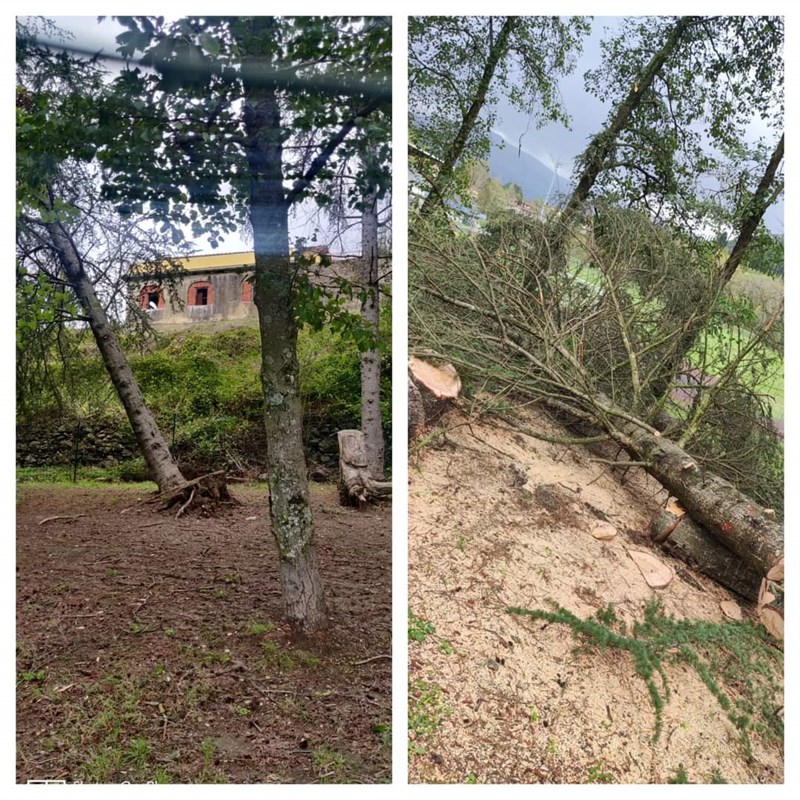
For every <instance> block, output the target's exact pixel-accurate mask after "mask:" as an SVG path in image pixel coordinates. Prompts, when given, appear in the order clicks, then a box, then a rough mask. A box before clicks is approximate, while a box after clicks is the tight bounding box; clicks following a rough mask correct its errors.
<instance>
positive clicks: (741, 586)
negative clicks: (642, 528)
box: [651, 511, 762, 603]
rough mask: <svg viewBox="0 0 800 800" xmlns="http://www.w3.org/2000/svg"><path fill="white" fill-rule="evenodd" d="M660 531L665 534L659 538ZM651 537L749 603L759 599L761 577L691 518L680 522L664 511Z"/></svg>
mask: <svg viewBox="0 0 800 800" xmlns="http://www.w3.org/2000/svg"><path fill="white" fill-rule="evenodd" d="M661 530H663V535H660V531H661ZM651 535H652V538H653V541H654V542H655V543H656V544H660V545H661V547H662V548H663V549H664V550H665V551H666V552H668V553H669V554H670V555H672V556H674V557H675V558H679V559H680V560H681V561H685V562H686V563H687V564H689V566H691V567H694V568H695V569H697V570H698V571H699V572H702V573H703V574H704V575H708V577H709V578H712V579H713V580H715V581H716V582H717V583H719V584H721V585H722V586H726V587H727V588H728V589H731V590H732V591H734V592H736V593H737V594H739V595H741V596H742V597H744V598H745V599H747V600H749V601H750V602H752V603H755V602H756V601H757V600H758V595H759V591H760V589H761V581H762V576H761V575H759V574H758V573H757V572H756V571H755V570H754V569H752V568H751V567H749V566H748V565H747V564H745V563H744V562H743V561H742V559H741V558H739V556H737V555H736V554H734V553H732V552H731V551H730V550H728V548H727V547H725V546H724V545H723V544H721V543H720V542H718V541H717V540H716V539H715V538H714V537H713V536H712V535H711V534H710V533H708V531H706V530H705V529H704V528H702V527H701V526H700V525H698V524H697V523H696V522H695V521H694V520H693V519H691V517H689V516H688V515H684V516H683V517H682V518H680V519H679V518H676V517H675V516H673V515H672V514H670V513H669V512H668V511H662V512H661V514H660V515H659V517H658V518H657V519H655V520H654V521H653V523H652V524H651Z"/></svg>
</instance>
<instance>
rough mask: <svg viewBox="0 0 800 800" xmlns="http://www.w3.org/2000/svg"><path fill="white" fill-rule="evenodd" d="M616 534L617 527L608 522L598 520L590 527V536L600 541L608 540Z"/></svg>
mask: <svg viewBox="0 0 800 800" xmlns="http://www.w3.org/2000/svg"><path fill="white" fill-rule="evenodd" d="M616 535H617V529H616V528H615V527H614V526H613V525H612V524H611V523H610V522H598V523H597V524H596V525H595V526H594V527H593V528H592V536H594V538H595V539H599V540H600V541H601V542H610V541H611V540H612V539H613V538H614V537H615V536H616Z"/></svg>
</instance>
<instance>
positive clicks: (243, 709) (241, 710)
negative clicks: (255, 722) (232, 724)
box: [233, 706, 251, 717]
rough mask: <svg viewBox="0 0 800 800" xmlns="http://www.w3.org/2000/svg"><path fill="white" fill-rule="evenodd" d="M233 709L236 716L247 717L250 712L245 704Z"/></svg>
mask: <svg viewBox="0 0 800 800" xmlns="http://www.w3.org/2000/svg"><path fill="white" fill-rule="evenodd" d="M233 710H234V712H235V713H236V716H238V717H249V716H250V713H251V712H250V709H249V708H247V706H235V707H234V709H233Z"/></svg>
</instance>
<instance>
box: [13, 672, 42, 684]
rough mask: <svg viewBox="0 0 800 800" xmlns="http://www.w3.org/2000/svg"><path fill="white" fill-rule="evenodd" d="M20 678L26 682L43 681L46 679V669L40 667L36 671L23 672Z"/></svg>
mask: <svg viewBox="0 0 800 800" xmlns="http://www.w3.org/2000/svg"><path fill="white" fill-rule="evenodd" d="M19 679H20V680H21V681H24V682H25V683H42V682H43V681H44V679H45V671H44V670H43V669H40V670H37V671H36V672H22V673H20V676H19Z"/></svg>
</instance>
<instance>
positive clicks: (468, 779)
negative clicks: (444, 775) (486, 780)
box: [464, 772, 478, 783]
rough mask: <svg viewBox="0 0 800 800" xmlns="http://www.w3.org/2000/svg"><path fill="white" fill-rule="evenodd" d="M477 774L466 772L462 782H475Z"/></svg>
mask: <svg viewBox="0 0 800 800" xmlns="http://www.w3.org/2000/svg"><path fill="white" fill-rule="evenodd" d="M477 782H478V776H477V775H476V774H475V773H474V772H468V773H467V777H466V778H464V783H477Z"/></svg>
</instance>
